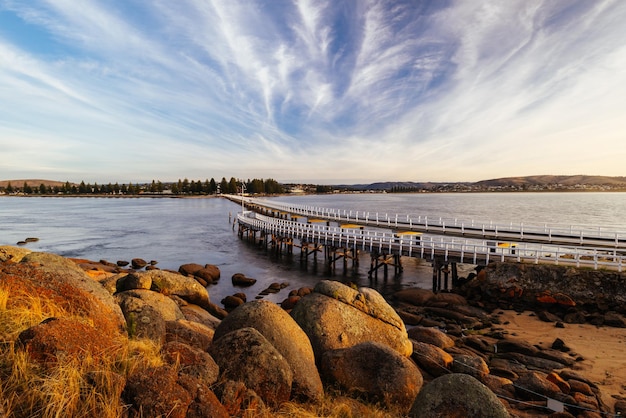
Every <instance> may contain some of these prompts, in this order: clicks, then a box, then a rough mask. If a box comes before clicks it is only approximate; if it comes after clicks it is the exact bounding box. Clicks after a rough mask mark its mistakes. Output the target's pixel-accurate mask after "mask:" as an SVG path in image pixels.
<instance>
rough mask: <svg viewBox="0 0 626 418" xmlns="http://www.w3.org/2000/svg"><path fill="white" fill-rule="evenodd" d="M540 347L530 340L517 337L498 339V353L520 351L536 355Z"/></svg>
mask: <svg viewBox="0 0 626 418" xmlns="http://www.w3.org/2000/svg"><path fill="white" fill-rule="evenodd" d="M538 351H539V349H538V348H537V347H535V346H533V345H532V344H530V343H529V342H526V341H524V340H520V339H515V338H506V339H503V340H500V341H498V343H497V350H496V352H497V353H520V354H525V355H528V356H535V355H537V352H538Z"/></svg>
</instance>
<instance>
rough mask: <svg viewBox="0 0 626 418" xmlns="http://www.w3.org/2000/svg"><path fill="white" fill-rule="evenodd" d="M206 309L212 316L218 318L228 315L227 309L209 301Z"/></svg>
mask: <svg viewBox="0 0 626 418" xmlns="http://www.w3.org/2000/svg"><path fill="white" fill-rule="evenodd" d="M206 310H207V311H208V312H209V313H210V314H211V315H213V316H215V317H216V318H218V319H224V318H226V317H227V316H228V311H226V310H225V309H223V308H220V307H219V306H217V305H216V304H214V303H209V306H208V307H207V308H206Z"/></svg>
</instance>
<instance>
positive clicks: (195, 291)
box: [133, 270, 210, 309]
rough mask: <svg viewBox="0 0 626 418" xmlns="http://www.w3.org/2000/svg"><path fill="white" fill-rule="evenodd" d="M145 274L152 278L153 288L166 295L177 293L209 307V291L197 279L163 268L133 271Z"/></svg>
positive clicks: (204, 306)
mask: <svg viewBox="0 0 626 418" xmlns="http://www.w3.org/2000/svg"><path fill="white" fill-rule="evenodd" d="M133 274H138V275H145V276H147V277H149V278H150V279H151V280H152V290H155V291H157V292H161V293H164V294H166V295H176V296H178V297H180V298H181V299H184V300H186V301H187V302H189V303H193V304H194V305H198V306H201V307H203V308H205V309H206V308H208V306H209V302H210V301H209V292H208V291H207V290H206V288H205V287H203V286H202V285H200V283H198V282H197V281H196V280H195V279H193V278H190V277H186V276H183V275H181V274H177V273H172V272H169V271H163V270H151V271H145V272H138V273H133Z"/></svg>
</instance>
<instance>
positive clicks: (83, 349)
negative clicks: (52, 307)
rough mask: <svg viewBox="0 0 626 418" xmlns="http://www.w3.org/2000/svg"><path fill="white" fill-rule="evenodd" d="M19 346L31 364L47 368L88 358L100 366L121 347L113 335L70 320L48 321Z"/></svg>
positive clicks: (27, 334)
mask: <svg viewBox="0 0 626 418" xmlns="http://www.w3.org/2000/svg"><path fill="white" fill-rule="evenodd" d="M17 342H18V346H20V347H23V348H24V349H25V351H26V352H27V353H28V354H29V357H30V358H31V359H32V360H34V361H36V362H39V363H41V364H43V365H46V366H53V365H55V364H57V363H59V362H63V361H71V360H72V359H74V358H78V357H82V358H85V357H87V356H90V357H92V358H93V360H94V363H95V364H98V363H99V362H100V361H102V360H103V359H104V358H106V356H107V355H109V354H112V353H115V352H116V351H117V349H119V347H120V344H121V343H120V341H119V340H118V339H116V338H115V337H114V336H112V335H110V334H106V333H102V332H101V331H99V330H97V329H95V328H94V327H91V326H89V325H87V324H85V323H84V322H79V321H77V320H73V319H67V318H49V319H46V320H45V321H43V322H41V323H40V324H38V325H35V326H33V327H30V328H27V329H26V330H24V331H22V332H21V333H20V334H19V336H18V338H17Z"/></svg>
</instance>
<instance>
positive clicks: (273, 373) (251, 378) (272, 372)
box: [209, 327, 293, 408]
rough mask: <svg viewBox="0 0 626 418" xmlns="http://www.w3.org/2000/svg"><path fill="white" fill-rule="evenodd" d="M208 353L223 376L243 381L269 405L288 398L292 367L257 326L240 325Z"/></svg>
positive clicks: (217, 341)
mask: <svg viewBox="0 0 626 418" xmlns="http://www.w3.org/2000/svg"><path fill="white" fill-rule="evenodd" d="M218 329H219V327H218ZM209 352H210V354H211V356H212V357H213V359H214V360H215V362H216V363H217V364H218V365H219V367H220V377H221V378H222V379H228V380H240V381H242V382H243V383H244V384H245V385H246V387H247V388H249V389H252V390H254V391H255V392H256V394H257V395H259V396H260V397H261V399H263V402H264V403H266V404H267V405H269V406H270V407H272V408H275V407H277V406H279V405H280V404H281V403H283V402H286V401H287V400H289V396H290V394H291V384H292V382H293V373H292V372H291V367H290V365H289V363H288V362H287V360H285V358H284V357H283V356H282V355H281V354H280V352H278V350H276V348H274V346H273V345H272V344H271V343H270V342H269V341H268V340H267V339H266V338H265V337H264V336H263V335H261V333H259V332H258V331H257V330H256V329H254V328H241V329H237V330H235V331H232V332H229V333H228V334H226V335H223V336H220V337H219V338H217V339H216V340H215V341H213V344H212V345H211V348H210V351H209Z"/></svg>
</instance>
